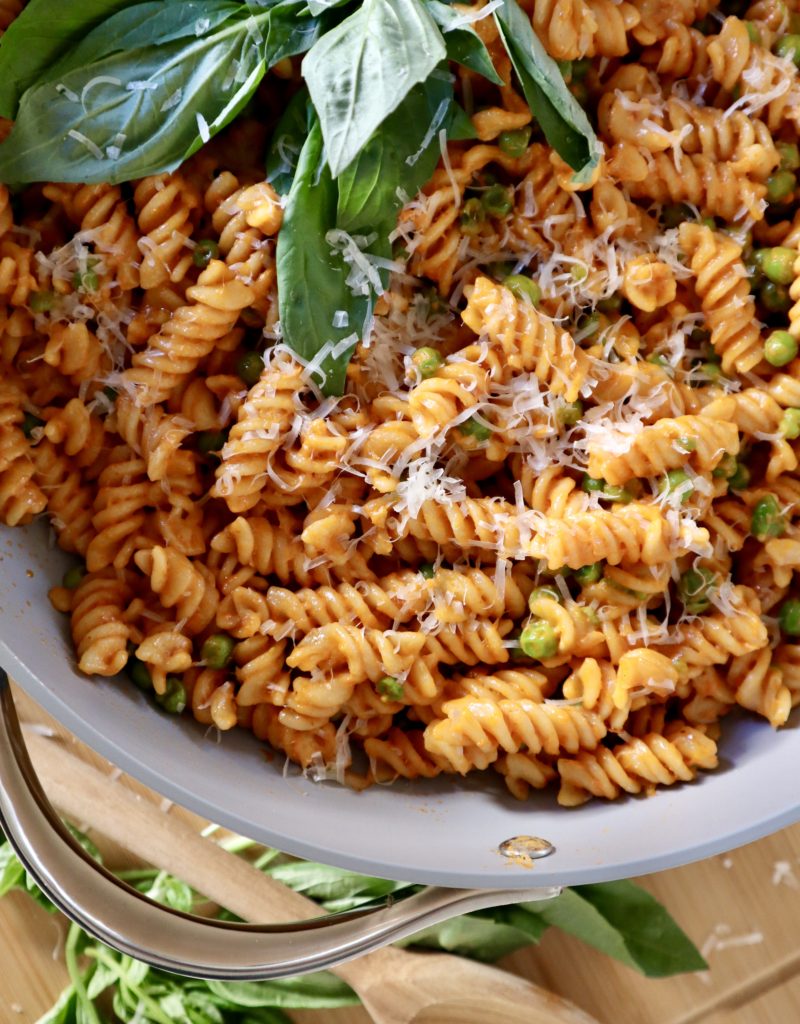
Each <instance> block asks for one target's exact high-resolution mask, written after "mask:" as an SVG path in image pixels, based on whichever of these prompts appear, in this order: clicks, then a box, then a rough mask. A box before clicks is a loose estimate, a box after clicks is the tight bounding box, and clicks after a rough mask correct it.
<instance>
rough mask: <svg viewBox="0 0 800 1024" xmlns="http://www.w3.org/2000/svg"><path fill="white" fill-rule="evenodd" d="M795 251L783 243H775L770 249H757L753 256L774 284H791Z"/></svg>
mask: <svg viewBox="0 0 800 1024" xmlns="http://www.w3.org/2000/svg"><path fill="white" fill-rule="evenodd" d="M796 257H797V252H796V251H795V250H794V249H788V248H787V247H786V246H785V245H776V246H774V247H773V248H772V249H758V250H757V251H756V253H755V258H756V260H757V261H758V263H759V264H760V266H761V269H762V270H763V271H764V273H765V274H766V276H767V277H768V278H769V279H770V281H773V282H774V283H775V284H791V283H792V281H793V280H794V273H793V270H792V268H793V267H794V261H795V258H796Z"/></svg>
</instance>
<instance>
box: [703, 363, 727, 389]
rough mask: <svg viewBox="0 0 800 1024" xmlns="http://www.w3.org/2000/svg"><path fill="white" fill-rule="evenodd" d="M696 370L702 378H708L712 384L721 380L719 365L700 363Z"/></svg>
mask: <svg viewBox="0 0 800 1024" xmlns="http://www.w3.org/2000/svg"><path fill="white" fill-rule="evenodd" d="M698 369H699V370H700V372H701V373H702V374H703V376H704V377H708V379H709V380H710V381H711V383H712V384H716V383H717V382H719V381H720V380H722V376H723V374H722V367H721V366H720V365H719V363H711V362H709V363H700V365H699V367H698Z"/></svg>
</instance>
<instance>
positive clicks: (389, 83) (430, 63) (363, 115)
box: [302, 0, 447, 178]
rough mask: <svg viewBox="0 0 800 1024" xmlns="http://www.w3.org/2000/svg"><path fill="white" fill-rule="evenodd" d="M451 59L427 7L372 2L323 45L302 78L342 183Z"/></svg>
mask: <svg viewBox="0 0 800 1024" xmlns="http://www.w3.org/2000/svg"><path fill="white" fill-rule="evenodd" d="M446 55H447V54H446V50H445V45H444V41H443V40H442V35H441V32H440V31H439V29H438V28H437V27H436V23H435V22H434V20H433V18H432V17H431V16H430V14H428V12H427V10H426V8H425V6H424V4H423V3H422V2H421V0H364V3H363V4H362V6H361V7H360V8H359V9H358V10H357V11H356V12H355V13H354V14H351V15H350V16H349V17H348V18H345V19H344V21H342V22H340V23H339V24H338V25H337V26H336V28H334V29H332V30H331V31H330V32H328V33H326V34H325V35H324V36H323V37H322V38H321V39H320V40H319V42H318V43H316V44H315V46H314V47H313V48H312V49H311V50H310V51H309V52H308V54H307V55H306V57H305V58H304V60H303V65H302V71H303V76H304V77H305V80H306V83H307V85H308V89H309V92H310V93H311V99H312V101H313V103H314V107H315V109H316V111H317V113H318V115H319V119H320V124H321V126H322V135H323V137H324V139H325V151H326V155H327V159H328V164H329V166H330V168H331V173H332V174H333V176H334V178H336V177H338V176H339V174H341V172H342V171H343V170H344V169H345V168H346V167H347V166H348V165H349V164H350V163H352V161H353V160H354V159H355V157H356V156H357V155H358V153H359V152H360V150H361V148H362V147H363V146H364V144H365V143H366V142H367V140H368V139H369V138H370V136H371V135H372V133H373V132H374V131H375V129H376V128H377V127H378V126H379V125H380V124H381V123H382V122H383V121H384V120H385V119H386V118H387V117H388V116H389V114H391V113H392V111H394V110H396V109H397V107H398V106H399V105H400V103H401V102H402V100H403V98H404V97H405V96H406V95H407V93H408V92H409V90H411V89H412V88H413V87H414V86H415V85H417V84H418V83H419V82H423V81H424V80H425V79H426V78H427V77H428V75H429V74H430V73H431V72H432V71H433V69H434V68H435V67H436V65H437V64H438V63H439V62H440V61H442V60H444V58H445V57H446Z"/></svg>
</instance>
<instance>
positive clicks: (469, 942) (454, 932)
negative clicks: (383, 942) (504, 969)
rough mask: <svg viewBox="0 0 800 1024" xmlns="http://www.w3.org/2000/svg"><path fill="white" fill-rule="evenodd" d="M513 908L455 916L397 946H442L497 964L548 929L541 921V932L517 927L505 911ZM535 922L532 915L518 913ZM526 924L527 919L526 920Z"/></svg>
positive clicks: (427, 947) (431, 947)
mask: <svg viewBox="0 0 800 1024" xmlns="http://www.w3.org/2000/svg"><path fill="white" fill-rule="evenodd" d="M508 909H512V910H513V909H514V908H505V907H497V908H495V909H494V910H489V911H480V912H478V913H475V914H465V915H463V916H462V917H454V918H451V919H450V920H449V921H443V922H442V923H441V924H435V925H432V926H431V927H430V928H426V929H425V930H424V931H421V932H417V934H416V935H412V936H410V937H409V938H407V939H403V940H402V941H401V942H400V943H395V945H401V946H417V947H420V948H423V949H443V950H444V951H445V952H446V953H455V954H457V955H458V956H466V957H469V958H470V959H471V960H480V961H481V962H482V963H494V962H495V961H496V960H499V959H500V958H501V957H503V956H507V955H508V954H509V953H513V952H515V951H516V950H518V949H522V948H523V947H524V946H530V945H531V943H533V942H537V941H538V936H540V935H542V934H543V933H544V932H545V931H546V930H547V925H546V924H545V923H544V922H541V923H539V922H537V923H539V930H538V933H534V932H533V929H531V928H527V927H526V928H525V929H522V928H518V927H517V926H516V923H515V922H514V921H513V920H512V919H511V918H510V917H509V918H508V919H506V915H505V914H504V913H503V911H505V910H508ZM517 916H522V917H524V918H527V919H528V921H531V922H533V921H536V920H537V919H536V918H534V916H533V914H524V913H523V914H522V915H517ZM526 924H527V922H526Z"/></svg>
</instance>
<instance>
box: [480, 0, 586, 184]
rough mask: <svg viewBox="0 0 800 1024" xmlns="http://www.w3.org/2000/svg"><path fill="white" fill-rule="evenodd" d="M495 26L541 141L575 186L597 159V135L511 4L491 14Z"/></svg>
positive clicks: (525, 19) (528, 23)
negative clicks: (571, 173) (542, 136)
mask: <svg viewBox="0 0 800 1024" xmlns="http://www.w3.org/2000/svg"><path fill="white" fill-rule="evenodd" d="M494 18H495V21H496V22H497V27H498V29H499V30H500V36H501V38H502V40H503V43H504V45H505V48H506V50H507V51H508V55H509V57H510V58H511V63H512V64H513V66H514V70H515V71H516V73H517V76H518V78H519V80H520V82H521V83H522V90H523V92H524V93H525V99H526V100H527V101H528V106H529V107H530V108H531V111H532V112H533V114H534V116H535V117H536V119H537V120H538V122H539V124H540V125H541V126H542V130H543V131H544V134H545V138H546V139H547V141H548V142H549V143H550V145H551V146H552V147H553V149H554V150H555V151H556V152H557V153H558V155H559V156H560V157H561V158H562V160H565V161H566V162H567V163H568V164H569V166H570V167H571V168H572V169H573V170H574V171H575V175H574V178H575V181H576V182H577V183H579V184H584V183H586V182H587V181H589V180H590V179H591V176H592V172H593V171H594V170H595V169H596V167H597V165H598V163H599V161H600V157H601V155H602V153H601V150H600V144H599V143H598V141H597V136H596V135H595V133H594V130H593V129H592V126H591V124H589V119H588V117H587V116H586V114H585V113H584V111H583V109H582V108H581V106H580V104H579V103H578V101H577V100H576V99H575V97H574V96H573V95H572V93H571V92H570V91H569V89H568V88H567V86H566V85H565V83H564V79H563V77H562V75H561V72H560V71H559V70H558V65H557V64H556V62H555V61H554V60H553V58H552V57H550V56H549V54H548V53H547V51H546V50H545V48H544V46H543V45H542V43H541V42H540V40H539V37H538V36H537V35H536V33H535V32H534V31H533V28H532V27H531V21H530V18H529V16H528V15H527V14H526V13H525V12H524V11H523V10H522V8H521V7H520V6H519V4H517V2H516V0H503V6H502V7H498V8H497V9H496V10H495V12H494Z"/></svg>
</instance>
